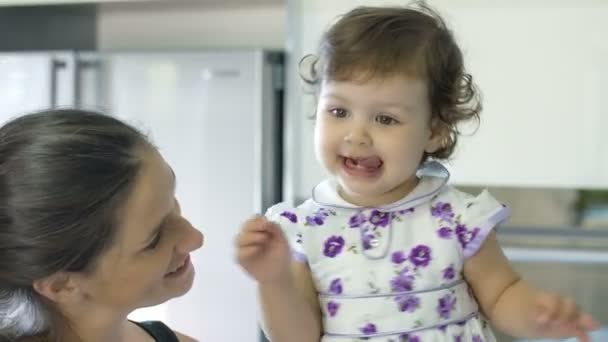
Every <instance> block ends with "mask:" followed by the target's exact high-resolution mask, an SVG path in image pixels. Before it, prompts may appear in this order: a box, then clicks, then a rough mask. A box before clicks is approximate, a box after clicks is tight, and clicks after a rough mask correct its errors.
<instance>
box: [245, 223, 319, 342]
mask: <svg viewBox="0 0 608 342" xmlns="http://www.w3.org/2000/svg"><path fill="white" fill-rule="evenodd" d="M236 247H237V251H236V252H237V258H238V261H239V263H240V265H241V266H242V267H243V269H244V270H245V271H247V273H249V275H251V276H252V277H253V278H254V279H255V280H256V281H257V283H258V292H259V299H260V302H261V306H262V311H263V315H264V318H263V324H264V331H265V332H266V333H267V335H268V336H269V338H270V340H271V341H272V342H319V339H320V336H321V310H320V308H319V302H318V299H317V295H316V290H315V287H314V285H313V281H312V279H311V273H310V270H309V268H308V264H307V263H305V262H297V261H292V257H291V252H290V247H289V244H288V242H287V239H286V237H285V236H284V234H283V232H282V231H281V228H280V227H279V226H278V225H277V224H276V223H272V222H269V221H268V220H267V219H266V218H264V217H255V218H253V219H251V220H249V221H247V222H245V224H244V225H243V229H242V230H241V233H240V234H239V236H238V237H237V241H236Z"/></svg>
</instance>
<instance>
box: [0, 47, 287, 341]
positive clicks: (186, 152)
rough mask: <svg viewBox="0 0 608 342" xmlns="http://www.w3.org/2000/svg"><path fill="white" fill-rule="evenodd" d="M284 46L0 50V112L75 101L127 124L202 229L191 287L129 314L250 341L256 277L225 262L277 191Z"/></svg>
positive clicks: (199, 334) (208, 337)
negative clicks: (168, 170) (161, 164)
mask: <svg viewBox="0 0 608 342" xmlns="http://www.w3.org/2000/svg"><path fill="white" fill-rule="evenodd" d="M282 61H283V55H282V54H281V53H280V52H271V51H263V50H234V51H181V52H166V51H165V52H163V51H157V52H154V51H145V52H144V51H139V52H138V51H111V52H73V51H61V52H37V53H2V54H0V111H1V116H0V121H2V122H4V121H6V120H7V119H9V118H11V117H13V116H15V115H18V114H21V113H23V112H26V111H31V110H39V109H46V108H49V107H65V106H76V107H82V108H85V109H98V110H102V111H106V112H107V113H111V114H112V115H116V116H117V117H119V118H121V119H125V120H127V121H129V122H131V123H134V124H135V125H136V126H137V127H139V128H141V129H143V130H144V132H147V133H149V135H150V137H151V139H152V141H153V142H154V143H155V144H156V145H157V146H158V147H159V148H160V150H161V152H162V154H163V155H164V156H165V158H166V159H167V161H168V162H169V163H170V164H171V165H172V167H173V168H174V170H175V173H176V175H177V179H178V182H177V197H178V198H179V200H180V202H181V204H182V208H183V212H184V214H185V216H187V217H188V218H189V219H190V220H191V222H192V223H193V224H194V225H195V226H196V227H197V228H199V229H200V230H201V231H202V232H203V233H204V234H205V236H206V243H205V246H204V247H203V248H202V249H201V250H199V251H197V252H196V253H194V254H193V256H192V260H193V264H194V266H195V268H196V272H197V276H196V278H195V281H194V286H193V288H192V290H191V291H190V292H189V293H187V294H186V295H184V296H183V297H181V298H177V299H174V300H171V301H169V302H168V303H166V304H163V305H160V306H158V307H152V308H147V309H142V310H138V311H136V312H135V313H133V315H132V316H131V318H133V319H137V320H144V319H158V320H163V321H164V322H166V323H167V324H168V325H170V326H171V327H172V328H174V329H176V330H179V331H181V332H183V333H186V334H188V335H191V336H193V337H195V338H197V339H200V340H202V341H244V342H248V341H251V342H254V341H259V339H260V330H259V328H258V324H257V322H258V310H257V306H256V299H255V286H254V283H253V282H252V280H251V279H249V278H248V277H247V276H245V275H244V274H243V273H242V272H241V271H240V269H239V268H238V266H237V265H236V264H235V262H234V256H233V241H234V237H235V235H236V234H237V232H238V230H239V225H240V223H241V222H242V221H243V220H244V219H246V218H247V217H249V216H250V215H252V214H254V213H263V212H264V210H265V208H266V207H267V206H269V205H271V204H273V203H275V202H277V201H279V200H280V199H281V193H282V189H281V179H282V162H281V155H282V143H281V142H282V126H283V124H282V115H281V112H282V107H283V105H282V99H283V67H282V65H283V63H282Z"/></svg>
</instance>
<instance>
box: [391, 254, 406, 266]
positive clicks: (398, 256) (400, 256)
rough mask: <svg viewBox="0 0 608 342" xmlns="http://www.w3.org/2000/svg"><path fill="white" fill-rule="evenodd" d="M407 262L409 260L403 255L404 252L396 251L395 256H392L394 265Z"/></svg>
mask: <svg viewBox="0 0 608 342" xmlns="http://www.w3.org/2000/svg"><path fill="white" fill-rule="evenodd" d="M405 260H407V258H406V257H405V254H404V253H403V251H396V252H393V254H392V255H391V261H392V262H393V264H397V265H399V264H402V263H403V262H404V261H405Z"/></svg>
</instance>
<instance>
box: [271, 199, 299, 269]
mask: <svg viewBox="0 0 608 342" xmlns="http://www.w3.org/2000/svg"><path fill="white" fill-rule="evenodd" d="M265 216H266V218H267V219H268V220H270V221H272V222H275V223H277V224H278V225H279V226H280V227H281V230H282V231H283V234H284V235H285V237H286V238H287V241H288V242H289V247H290V248H291V253H292V256H293V258H294V260H295V261H298V262H306V261H307V259H308V258H307V257H306V253H305V251H304V246H303V244H302V227H303V224H302V219H303V217H300V215H298V210H297V208H294V207H292V206H290V205H288V204H286V203H279V204H276V205H274V206H272V207H270V208H268V210H267V211H266V214H265Z"/></svg>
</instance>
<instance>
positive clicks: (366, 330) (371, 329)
mask: <svg viewBox="0 0 608 342" xmlns="http://www.w3.org/2000/svg"><path fill="white" fill-rule="evenodd" d="M360 330H361V332H362V333H363V334H364V335H373V334H375V333H376V332H377V331H378V330H377V329H376V325H375V324H374V323H367V324H366V325H364V326H363V327H362V328H360Z"/></svg>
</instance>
